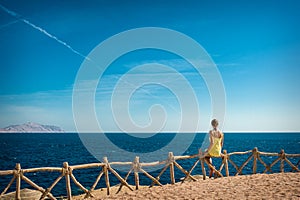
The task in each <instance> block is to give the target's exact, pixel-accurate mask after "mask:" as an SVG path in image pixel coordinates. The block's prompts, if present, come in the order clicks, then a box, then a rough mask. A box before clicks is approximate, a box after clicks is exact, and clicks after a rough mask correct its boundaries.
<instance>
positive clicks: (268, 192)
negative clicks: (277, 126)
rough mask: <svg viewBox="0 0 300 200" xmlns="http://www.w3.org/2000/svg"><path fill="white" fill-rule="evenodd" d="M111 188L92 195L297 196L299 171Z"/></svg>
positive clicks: (298, 195)
mask: <svg viewBox="0 0 300 200" xmlns="http://www.w3.org/2000/svg"><path fill="white" fill-rule="evenodd" d="M124 189H125V190H124ZM115 191H116V188H113V190H112V193H111V195H109V196H106V195H105V193H106V191H105V189H102V191H100V190H98V191H95V197H94V198H92V199H131V200H135V199H136V200H138V199H300V173H277V174H256V175H240V176H231V177H224V178H217V179H207V180H201V179H199V180H197V181H193V182H185V183H183V184H182V183H176V184H175V185H171V184H167V185H164V186H162V187H160V186H156V187H152V188H148V187H143V188H141V189H139V190H135V191H130V190H129V189H127V188H126V187H123V189H122V191H121V192H120V193H119V194H115Z"/></svg>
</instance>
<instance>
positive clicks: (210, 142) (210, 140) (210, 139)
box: [207, 131, 213, 151]
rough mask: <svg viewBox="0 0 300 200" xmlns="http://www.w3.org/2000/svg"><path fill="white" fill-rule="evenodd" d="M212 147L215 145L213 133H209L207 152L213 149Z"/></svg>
mask: <svg viewBox="0 0 300 200" xmlns="http://www.w3.org/2000/svg"><path fill="white" fill-rule="evenodd" d="M212 145H213V138H212V133H211V131H209V147H208V148H207V151H209V150H210V149H211V147H212Z"/></svg>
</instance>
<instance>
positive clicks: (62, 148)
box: [0, 133, 300, 196]
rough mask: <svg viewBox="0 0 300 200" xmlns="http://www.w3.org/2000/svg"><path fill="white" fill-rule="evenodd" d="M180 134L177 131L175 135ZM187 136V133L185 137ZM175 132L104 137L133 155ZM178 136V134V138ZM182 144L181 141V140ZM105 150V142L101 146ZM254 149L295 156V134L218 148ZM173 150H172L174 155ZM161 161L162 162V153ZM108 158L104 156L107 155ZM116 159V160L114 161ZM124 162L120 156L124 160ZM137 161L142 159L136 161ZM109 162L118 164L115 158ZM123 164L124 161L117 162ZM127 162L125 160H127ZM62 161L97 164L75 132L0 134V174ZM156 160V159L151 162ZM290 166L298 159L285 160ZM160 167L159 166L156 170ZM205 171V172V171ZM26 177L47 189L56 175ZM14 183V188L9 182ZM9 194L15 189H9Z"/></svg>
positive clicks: (1, 180) (194, 148) (236, 138)
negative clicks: (146, 136) (112, 161)
mask: <svg viewBox="0 0 300 200" xmlns="http://www.w3.org/2000/svg"><path fill="white" fill-rule="evenodd" d="M181 134H183V133H181ZM186 134H188V133H186ZM175 135H176V134H172V133H163V134H162V133H160V134H156V135H155V136H152V137H150V138H138V139H137V138H134V137H132V136H131V137H128V135H126V134H122V133H110V134H105V137H106V138H108V139H109V140H110V141H112V142H113V143H114V144H115V145H116V146H119V147H120V148H122V149H124V150H125V151H131V152H135V153H136V154H139V153H141V154H142V153H145V152H151V151H155V150H158V149H160V148H162V147H163V146H165V145H167V144H168V143H170V141H172V139H174V137H175ZM183 135H184V134H183ZM205 135H206V134H201V133H199V134H196V136H195V138H194V139H193V142H192V144H191V145H190V146H189V148H188V149H187V150H186V151H185V152H184V154H185V155H191V154H196V153H197V152H198V148H200V146H201V145H202V143H203V140H204V137H205ZM93 137H97V134H90V138H93ZM182 138H183V139H182V140H184V138H185V137H182ZM182 143H184V141H181V142H178V144H176V145H181V144H182ZM101 146H102V148H104V149H105V147H106V146H105V143H104V144H101ZM254 147H257V148H258V150H259V151H263V152H280V150H281V149H284V150H285V152H286V153H300V133H225V141H224V148H223V149H226V150H227V152H228V153H230V152H236V151H239V152H241V151H247V150H252V149H253V148H254ZM175 150H176V149H174V151H175ZM162 153H165V154H166V155H165V158H167V152H162ZM248 156H249V155H243V156H232V157H231V159H232V160H233V161H234V162H235V163H236V164H237V165H238V166H240V165H241V164H242V163H243V162H244V161H245V160H246V159H247V157H248ZM262 158H263V160H264V161H265V162H266V163H267V164H270V163H271V162H272V161H273V160H275V159H276V157H262ZM108 159H109V160H110V157H109V156H108ZM120 159H121V158H120ZM125 159H126V158H125ZM140 159H141V161H142V160H143V159H142V157H141V158H140ZM114 160H118V157H117V156H116V155H115V156H114ZM123 160H124V158H123ZM132 160H133V159H132V158H128V161H132ZM66 161H67V162H68V163H69V165H76V164H84V163H94V162H99V161H98V160H97V159H96V158H95V157H94V156H93V155H92V154H90V153H89V151H88V150H87V149H86V148H85V146H84V145H83V143H82V142H81V139H80V137H79V135H78V134H76V133H73V134H72V133H53V134H42V133H41V134H38V133H34V134H33V133H22V134H11V133H10V134H0V170H12V169H14V167H15V165H16V163H21V167H22V168H23V169H27V168H34V167H61V166H62V164H63V162H66ZM153 161H156V160H153ZM195 161H196V159H189V160H180V161H178V163H179V164H180V165H181V166H182V167H183V168H184V169H186V170H189V169H190V168H191V166H192V165H193V164H194V162H195ZM290 161H291V162H292V163H294V164H296V163H297V162H298V161H299V158H295V159H292V158H291V159H290ZM213 164H214V165H215V166H216V167H217V168H218V167H219V166H220V159H213ZM162 167H163V166H162ZM272 169H273V172H279V163H277V164H276V165H275V166H274V168H272ZM207 170H208V169H207ZM263 170H264V167H263V165H261V164H260V163H259V162H258V173H259V172H262V171H263ZM99 171H100V169H97V168H92V169H83V170H75V171H74V172H73V173H74V175H75V177H76V178H77V180H78V181H79V182H80V183H82V185H84V186H85V187H87V188H89V187H91V186H92V184H93V183H94V181H95V179H96V177H97V176H98V174H99ZM160 171H161V170H160V169H157V170H156V171H152V172H150V174H151V175H153V176H154V177H155V176H157V175H158V173H159V172H160ZM229 171H230V174H231V175H234V174H235V172H236V170H235V169H234V168H233V166H231V165H230V164H229ZM285 171H291V168H290V167H289V166H288V165H287V164H285ZM118 172H119V173H120V175H121V176H122V177H125V175H126V172H125V171H120V170H119V171H118ZM251 172H252V162H250V163H249V164H248V165H247V166H246V167H245V168H244V170H243V171H242V173H243V174H251ZM192 174H201V167H200V165H198V166H197V167H196V168H195V169H194V171H193V173H192ZM25 175H26V176H27V177H29V178H30V179H31V180H33V181H34V182H35V183H37V184H38V185H40V186H42V187H44V188H47V187H49V186H50V185H51V183H52V182H53V181H54V180H55V179H56V178H57V177H58V176H59V175H60V174H59V173H57V172H51V173H50V172H38V173H26V174H25ZM169 177H170V176H169V170H167V171H166V172H165V173H164V174H163V176H162V177H161V179H160V181H161V183H163V184H166V183H170V178H169ZM181 177H184V175H183V174H182V172H181V171H179V170H178V169H177V168H176V170H175V178H176V181H179V179H180V178H181ZM11 178H12V176H0V192H2V191H3V189H4V188H5V187H6V185H7V184H8V183H9V181H10V179H11ZM103 179H104V177H102V178H101V180H100V182H99V184H98V186H97V188H100V187H105V182H104V180H103ZM128 182H129V183H130V184H134V177H133V175H131V176H129V178H128ZM110 183H111V185H115V184H118V183H119V182H118V180H117V179H116V178H115V177H114V176H113V175H112V174H110ZM150 183H151V181H150V180H149V179H148V178H146V177H145V176H144V175H143V174H140V184H148V185H149V184H150ZM14 185H15V184H14ZM14 185H13V187H12V188H11V189H10V191H12V190H14V189H15V186H14ZM25 187H26V188H30V186H29V185H28V184H26V183H25V182H24V181H22V188H25ZM80 193H82V192H81V190H80V189H79V188H77V187H76V186H75V185H74V184H73V185H72V194H80ZM52 194H54V195H55V196H64V195H66V192H65V180H64V179H61V181H60V182H59V183H58V185H57V186H55V187H54V189H53V190H52Z"/></svg>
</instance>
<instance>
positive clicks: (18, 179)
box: [14, 163, 21, 200]
mask: <svg viewBox="0 0 300 200" xmlns="http://www.w3.org/2000/svg"><path fill="white" fill-rule="evenodd" d="M14 176H15V177H16V195H15V199H17V200H20V199H21V164H20V163H17V164H16V169H15V174H14Z"/></svg>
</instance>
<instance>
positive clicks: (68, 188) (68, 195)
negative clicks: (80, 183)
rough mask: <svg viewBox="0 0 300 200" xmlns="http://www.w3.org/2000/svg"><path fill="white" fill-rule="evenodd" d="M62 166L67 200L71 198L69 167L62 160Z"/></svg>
mask: <svg viewBox="0 0 300 200" xmlns="http://www.w3.org/2000/svg"><path fill="white" fill-rule="evenodd" d="M63 168H64V174H65V178H66V190H67V197H68V199H69V200H71V199H72V190H71V182H70V173H71V171H70V168H69V163H68V162H64V163H63Z"/></svg>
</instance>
